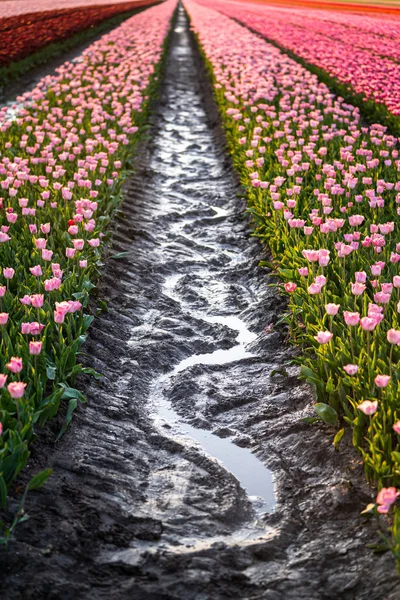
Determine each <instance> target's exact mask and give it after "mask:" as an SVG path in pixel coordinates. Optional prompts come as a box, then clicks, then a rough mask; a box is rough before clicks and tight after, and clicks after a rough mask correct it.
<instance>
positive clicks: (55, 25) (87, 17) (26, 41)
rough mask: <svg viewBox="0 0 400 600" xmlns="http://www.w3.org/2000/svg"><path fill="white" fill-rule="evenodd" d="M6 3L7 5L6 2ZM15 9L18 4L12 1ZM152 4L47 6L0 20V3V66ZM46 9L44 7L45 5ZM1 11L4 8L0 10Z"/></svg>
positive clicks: (139, 1) (145, 0) (138, 0)
mask: <svg viewBox="0 0 400 600" xmlns="http://www.w3.org/2000/svg"><path fill="white" fill-rule="evenodd" d="M7 4H8V3H7ZM13 4H14V5H17V6H18V4H19V3H18V2H17V3H16V2H14V3H13ZM149 4H153V0H136V1H130V2H129V1H125V2H117V3H114V4H112V3H110V4H107V5H101V6H93V5H90V4H89V5H88V6H80V7H76V8H65V4H63V5H62V7H61V8H59V9H56V8H55V7H54V3H53V7H48V8H47V10H46V12H39V11H38V8H39V7H40V3H38V5H39V6H35V9H36V10H35V12H33V13H32V12H28V13H26V14H18V15H15V16H14V15H12V16H10V17H2V10H1V9H2V4H1V3H0V66H2V65H8V64H10V63H11V62H13V61H16V60H20V59H22V58H24V57H25V56H28V55H30V54H32V53H33V52H36V51H38V50H39V49H40V48H43V47H44V46H48V45H49V44H51V43H53V42H57V41H59V40H64V39H66V38H68V37H70V36H72V35H74V34H76V33H78V32H80V31H82V30H84V29H88V28H90V27H94V26H95V25H97V24H98V23H101V22H103V21H105V20H107V19H111V18H112V17H113V16H115V15H118V14H121V13H124V12H128V11H132V10H135V9H138V8H141V7H143V6H147V5H149ZM46 6H47V4H46ZM3 8H4V7H3Z"/></svg>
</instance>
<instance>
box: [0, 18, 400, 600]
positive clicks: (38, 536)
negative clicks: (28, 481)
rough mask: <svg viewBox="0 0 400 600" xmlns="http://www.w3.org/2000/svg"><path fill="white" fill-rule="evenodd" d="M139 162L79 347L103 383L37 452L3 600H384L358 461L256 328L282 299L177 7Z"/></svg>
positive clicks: (5, 570)
mask: <svg viewBox="0 0 400 600" xmlns="http://www.w3.org/2000/svg"><path fill="white" fill-rule="evenodd" d="M135 162H136V173H135V175H133V176H132V177H131V178H130V180H129V183H128V185H127V187H126V194H125V201H124V204H123V207H122V213H121V215H120V216H119V217H118V219H117V220H116V227H115V232H114V236H113V247H112V249H111V251H110V252H109V255H108V257H107V259H106V261H105V262H106V266H105V269H104V276H103V281H102V288H101V295H102V297H104V298H105V299H106V300H107V304H108V312H107V313H102V314H101V315H100V316H98V317H97V319H95V322H94V324H93V326H92V328H91V331H90V336H89V339H88V342H87V344H86V348H85V350H86V357H85V361H86V363H87V364H88V365H90V366H93V367H94V368H96V369H97V370H98V371H100V372H101V373H103V374H104V378H103V379H102V380H101V381H100V382H98V381H95V380H93V379H92V380H87V381H85V382H84V387H85V391H86V393H87V395H88V404H87V406H86V407H84V408H82V409H80V410H79V411H78V412H77V414H76V417H75V419H74V422H73V424H72V426H71V428H70V430H69V431H68V433H67V434H66V435H65V436H64V437H63V438H62V440H61V442H59V443H58V444H55V443H54V441H53V440H54V434H53V432H52V430H51V428H50V431H49V429H47V430H46V432H45V433H44V434H43V435H42V437H41V441H39V442H38V443H37V444H36V447H35V449H34V452H33V459H32V462H31V467H30V469H31V471H32V472H34V471H35V470H37V469H38V468H39V467H41V466H52V467H53V468H54V475H53V476H52V478H51V479H50V480H49V481H48V483H47V484H46V486H45V487H44V488H43V489H41V490H39V491H38V492H35V493H32V494H31V495H30V496H29V498H28V502H27V511H28V512H29V514H30V520H29V521H27V522H26V523H24V524H23V525H21V527H20V528H19V529H18V531H17V535H16V538H17V539H16V541H14V542H13V543H12V545H11V547H10V550H9V552H8V554H6V553H5V552H4V551H3V550H2V551H1V554H0V582H1V597H2V598H4V599H11V598H12V599H13V600H18V599H22V598H23V599H25V598H26V599H30V598H35V599H49V600H50V599H51V600H53V599H54V600H56V599H57V600H67V599H68V600H69V599H71V600H72V599H78V598H79V599H80V600H89V599H90V600H94V599H107V600H109V599H111V598H112V599H113V600H114V599H117V600H119V599H135V600H141V599H149V600H150V599H151V600H159V599H160V600H164V599H165V600H167V599H171V600H174V599H177V600H178V599H179V600H191V599H193V600H218V599H225V598H233V599H235V600H238V599H249V600H250V599H251V600H256V599H266V600H291V599H293V600H294V599H296V600H300V599H304V600H328V599H329V600H338V599H341V600H363V599H367V598H368V600H395V599H397V598H399V597H400V581H399V579H398V577H397V575H396V573H395V565H394V561H393V559H392V557H391V555H389V554H384V555H382V554H381V555H374V554H373V553H372V552H371V550H370V549H368V548H366V544H368V543H373V542H376V541H377V539H378V536H377V532H376V528H375V525H374V524H373V523H369V524H368V523H367V524H365V522H364V521H363V519H362V518H361V517H360V514H359V513H360V508H362V507H363V506H364V505H365V504H367V503H368V502H369V501H370V499H371V490H369V488H368V486H367V485H366V483H365V481H364V478H363V474H362V470H361V466H360V461H359V458H358V457H357V456H356V455H355V454H354V453H353V450H352V449H351V446H350V444H347V442H346V439H345V440H344V442H343V447H342V449H341V452H340V453H338V452H337V451H335V449H334V448H333V446H332V437H333V432H332V431H331V430H329V429H328V428H325V426H323V425H313V426H310V425H306V424H305V423H303V422H301V418H302V417H304V416H309V415H311V414H312V403H313V397H312V394H311V392H310V390H309V388H308V387H307V386H306V385H305V384H303V383H301V382H300V381H299V380H298V379H297V376H296V375H297V371H296V368H295V367H293V366H291V367H288V366H285V364H286V362H287V361H288V360H289V359H290V358H291V357H292V351H291V350H290V348H289V347H288V345H287V344H286V340H285V332H284V331H282V330H279V329H278V330H277V331H274V328H273V327H272V328H271V327H269V326H270V324H271V323H275V322H276V321H277V320H278V318H279V315H280V314H281V312H282V310H283V306H282V301H281V300H280V298H279V296H278V295H277V292H276V289H274V288H273V287H270V286H269V285H268V284H270V283H272V280H271V278H270V276H269V275H268V273H267V272H266V271H265V270H263V269H260V268H259V267H258V262H259V260H260V258H262V257H263V252H264V251H263V250H262V249H261V248H260V246H259V244H258V242H257V241H256V240H255V239H254V238H251V237H249V236H250V227H249V222H248V219H247V217H246V215H245V212H244V211H245V204H244V201H243V199H242V198H241V197H240V196H239V192H240V188H239V186H238V183H237V180H236V178H235V175H234V173H233V171H232V168H231V166H230V163H229V160H228V159H227V158H226V153H225V149H224V140H223V136H222V133H221V129H220V125H219V120H218V115H217V111H216V108H215V105H214V104H213V101H212V96H211V90H210V88H209V85H208V82H207V78H206V75H205V72H204V69H203V66H202V64H201V61H200V58H199V56H198V54H197V51H196V49H195V47H194V44H193V40H192V39H191V37H190V34H189V29H188V23H187V20H186V17H185V14H184V13H183V10H182V8H180V11H179V16H178V21H177V23H176V24H175V27H174V32H173V35H172V40H171V48H170V52H169V55H168V60H167V65H166V71H165V79H164V83H163V86H162V95H161V98H160V100H159V102H158V104H157V106H156V108H155V112H154V115H153V125H152V135H151V139H150V140H149V141H148V142H146V143H145V144H144V145H143V146H142V148H141V151H140V155H139V156H138V157H137V158H136V159H135ZM122 253H124V254H122ZM118 255H119V258H118ZM53 428H54V425H53Z"/></svg>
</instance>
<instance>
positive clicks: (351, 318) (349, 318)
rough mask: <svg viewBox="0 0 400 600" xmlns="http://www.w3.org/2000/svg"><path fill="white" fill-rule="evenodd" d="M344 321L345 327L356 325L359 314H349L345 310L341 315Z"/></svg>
mask: <svg viewBox="0 0 400 600" xmlns="http://www.w3.org/2000/svg"><path fill="white" fill-rule="evenodd" d="M343 317H344V321H345V323H346V325H349V326H353V327H354V325H358V323H359V321H360V314H359V313H358V312H349V311H347V310H345V311H344V313H343Z"/></svg>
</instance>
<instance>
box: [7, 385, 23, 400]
mask: <svg viewBox="0 0 400 600" xmlns="http://www.w3.org/2000/svg"><path fill="white" fill-rule="evenodd" d="M26 385H27V384H26V383H22V382H21V381H13V382H11V383H9V384H8V386H7V389H8V392H9V394H10V396H11V398H14V399H18V398H22V396H23V395H24V393H25V388H26Z"/></svg>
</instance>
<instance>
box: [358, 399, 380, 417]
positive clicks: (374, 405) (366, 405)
mask: <svg viewBox="0 0 400 600" xmlns="http://www.w3.org/2000/svg"><path fill="white" fill-rule="evenodd" d="M357 408H358V410H361V412H363V413H364V415H368V416H371V415H373V414H375V413H376V411H377V410H378V401H377V400H374V401H373V402H371V401H370V400H364V402H361V404H359V405H358V406H357Z"/></svg>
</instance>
